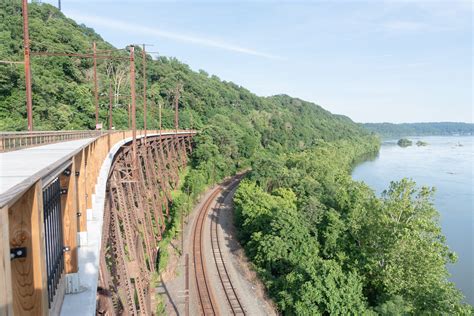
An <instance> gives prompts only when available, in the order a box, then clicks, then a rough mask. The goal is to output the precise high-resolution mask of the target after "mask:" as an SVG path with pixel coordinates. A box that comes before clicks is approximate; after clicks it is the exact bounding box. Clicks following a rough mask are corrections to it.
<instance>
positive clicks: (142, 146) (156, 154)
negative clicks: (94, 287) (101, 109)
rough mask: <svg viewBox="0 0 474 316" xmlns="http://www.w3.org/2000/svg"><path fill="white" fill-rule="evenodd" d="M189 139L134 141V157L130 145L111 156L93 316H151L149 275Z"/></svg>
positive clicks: (155, 258) (156, 254)
mask: <svg viewBox="0 0 474 316" xmlns="http://www.w3.org/2000/svg"><path fill="white" fill-rule="evenodd" d="M190 137H191V136H187V135H186V136H181V135H180V136H179V137H177V136H174V135H166V136H162V137H154V138H153V137H151V138H148V139H147V141H146V142H142V141H140V140H139V141H137V153H136V157H135V156H134V152H133V150H132V146H131V145H125V146H123V147H122V148H121V149H120V151H119V152H118V154H117V155H116V156H115V159H114V162H113V166H112V169H111V171H110V174H109V181H108V183H107V194H108V198H107V201H106V206H105V214H104V228H103V238H102V248H101V258H100V277H99V289H98V298H99V299H98V306H97V311H98V312H100V313H102V314H104V313H109V314H125V315H137V314H144V315H150V314H151V311H152V307H151V300H150V295H151V293H152V292H153V291H151V289H150V281H151V275H152V273H153V272H154V271H156V267H157V256H158V244H159V242H160V240H161V238H162V234H163V231H164V230H165V228H166V218H167V217H168V216H169V205H170V203H172V201H171V194H170V191H171V188H174V187H176V185H177V184H178V174H179V170H180V169H181V168H182V167H184V166H185V165H186V163H187V157H186V155H187V153H188V151H190V149H191V147H190V144H191V142H190V140H189V139H188V138H190ZM186 143H188V146H186Z"/></svg>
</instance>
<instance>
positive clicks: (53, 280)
mask: <svg viewBox="0 0 474 316" xmlns="http://www.w3.org/2000/svg"><path fill="white" fill-rule="evenodd" d="M43 211H44V243H45V249H46V273H47V276H48V303H49V307H51V303H52V302H53V300H54V296H55V295H56V290H57V288H58V284H59V281H60V280H61V277H62V275H63V273H64V245H63V229H62V226H63V225H62V216H61V187H60V183H59V178H55V179H54V180H53V181H52V182H51V183H50V184H48V186H46V187H45V188H44V189H43Z"/></svg>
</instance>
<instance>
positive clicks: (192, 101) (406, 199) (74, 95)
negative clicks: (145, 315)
mask: <svg viewBox="0 0 474 316" xmlns="http://www.w3.org/2000/svg"><path fill="white" fill-rule="evenodd" d="M29 9H30V36H31V39H32V41H31V48H32V51H33V52H40V51H49V52H81V53H91V45H92V42H93V41H96V42H97V46H98V48H99V49H101V50H113V49H114V47H113V46H112V45H110V44H109V43H107V42H105V41H104V40H103V39H102V38H101V37H100V36H99V35H97V34H96V33H95V32H94V31H93V30H92V29H90V28H88V27H86V26H84V25H78V24H76V23H75V22H74V21H73V20H71V19H68V18H66V17H65V16H64V15H63V14H62V13H61V12H59V11H58V10H57V9H56V8H54V7H53V6H50V5H47V4H38V3H33V4H31V5H30V6H29ZM21 28H22V23H21V7H20V5H19V3H17V2H15V1H3V2H2V3H1V4H0V43H1V44H0V60H21V58H22V45H21V43H22V42H21V40H22V29H21ZM136 53H137V58H136V64H137V78H141V77H142V76H143V73H142V69H141V67H140V65H141V63H142V59H141V51H140V49H139V48H137V50H136ZM113 54H114V55H116V56H117V57H127V56H128V52H127V50H126V49H123V50H117V51H116V52H114V53H113ZM146 58H147V62H148V66H147V71H146V78H147V82H148V83H147V86H148V94H147V96H146V97H147V100H148V105H149V109H150V110H149V112H148V115H149V116H148V118H147V120H148V126H149V128H157V127H158V108H159V107H162V108H163V125H164V127H171V126H172V121H173V111H172V107H171V99H172V98H173V97H174V94H175V93H176V89H177V87H178V88H179V89H180V95H181V97H180V98H179V112H180V126H181V127H183V128H196V129H199V130H200V133H199V135H198V136H196V137H195V138H194V146H195V149H194V150H193V153H192V157H191V158H192V159H191V162H190V166H189V168H188V169H187V170H186V171H185V172H183V176H184V183H183V184H182V187H181V190H182V191H181V192H177V193H176V192H175V199H174V200H173V212H172V214H173V215H174V216H177V214H179V212H181V211H184V210H185V209H186V210H189V208H190V207H189V203H188V202H189V200H191V201H196V200H197V199H198V197H199V195H200V194H201V193H202V192H203V191H204V190H206V188H208V187H209V186H210V185H212V184H214V183H216V182H218V181H220V180H221V179H223V178H224V177H227V176H230V175H233V174H235V173H236V172H237V171H240V170H244V169H250V170H251V171H250V172H249V175H248V177H247V179H246V180H244V181H243V183H242V184H241V186H240V188H239V189H238V191H237V193H236V196H235V206H236V224H237V226H238V230H239V238H240V241H241V243H242V244H243V246H244V248H245V250H246V252H247V255H248V256H249V258H250V260H251V262H252V264H253V265H254V268H255V269H256V271H257V272H258V274H259V276H260V277H261V279H262V280H263V282H264V284H265V286H266V288H267V290H268V293H269V294H270V296H271V297H272V298H273V299H274V301H275V303H276V305H277V307H278V309H279V311H280V312H281V313H283V314H288V315H294V314H299V315H314V314H326V315H327V314H364V313H365V314H382V315H401V314H420V313H425V314H469V313H471V312H472V309H471V307H469V306H467V305H464V304H463V303H462V295H461V293H460V292H459V291H458V290H456V289H455V287H454V284H453V283H451V282H449V281H448V273H447V270H446V264H447V263H449V262H454V261H455V255H454V254H453V253H452V252H450V251H449V249H448V248H447V246H446V244H445V239H444V237H443V235H442V233H441V230H440V226H439V223H438V212H437V211H436V210H435V209H434V208H433V205H432V200H431V199H432V194H433V191H432V189H429V188H417V187H416V185H415V184H414V183H413V182H411V181H408V180H403V181H401V182H397V183H392V185H391V186H390V188H388V189H387V191H386V193H385V195H384V196H383V197H381V198H378V197H376V196H375V193H374V192H373V191H372V190H371V189H369V188H368V187H367V186H366V185H364V184H362V183H359V182H355V181H352V179H351V177H350V173H349V172H350V169H351V167H352V166H353V164H354V162H355V161H357V160H358V159H359V158H360V157H361V156H364V155H366V154H368V153H373V152H376V151H377V150H378V148H379V142H380V141H379V139H378V138H377V137H376V136H375V135H373V133H371V132H369V131H367V130H366V129H364V128H363V127H362V126H361V125H359V124H356V123H354V122H352V121H351V120H350V119H349V118H347V117H344V116H339V115H333V114H331V113H330V112H328V111H326V110H324V109H323V108H322V107H320V106H318V105H315V104H312V103H309V102H305V101H303V100H300V99H296V98H292V97H289V96H286V95H278V96H273V97H266V98H264V97H258V96H256V95H255V94H253V93H251V92H250V91H248V90H247V89H245V88H243V87H240V86H238V85H236V84H234V83H232V82H226V81H223V80H221V79H219V78H218V77H216V76H210V75H209V74H207V73H206V72H205V71H202V70H201V71H198V72H196V71H193V70H191V69H190V68H189V67H188V66H187V65H185V64H183V63H181V62H179V61H178V60H176V59H175V58H167V57H163V56H160V57H154V58H152V57H151V56H146ZM127 67H128V61H126V60H125V61H122V60H120V59H114V60H113V61H107V60H101V61H100V62H99V80H100V94H101V108H100V120H101V122H103V123H106V122H107V108H108V105H107V103H108V98H107V92H108V88H109V84H110V85H111V86H112V87H113V90H114V92H115V97H114V110H113V121H114V125H115V128H116V129H125V128H127V125H128V114H127V110H128V106H127V102H128V101H127V100H126V99H122V98H120V97H119V96H118V95H119V94H120V95H128V94H129V93H130V91H129V85H128V79H127V76H126V74H128V68H127ZM32 77H33V108H34V122H35V129H37V130H56V129H91V128H93V127H94V124H95V122H94V115H95V114H94V103H93V83H92V60H91V59H81V58H77V57H39V56H35V57H33V58H32ZM141 91H142V86H141V80H137V93H138V94H140V93H141ZM137 103H138V110H137V120H138V122H137V123H138V126H139V127H141V126H142V125H143V118H142V116H143V111H142V103H143V102H142V100H141V99H139V100H138V102H137ZM24 105H25V97H24V76H23V69H22V66H21V65H17V64H14V65H4V64H0V130H24V129H25V128H26V119H25V117H26V113H25V106H24ZM105 125H106V126H107V124H105ZM187 203H188V204H187ZM169 225H170V227H169V229H168V231H169V232H173V231H176V226H173V225H176V221H173V220H172V221H170V224H169Z"/></svg>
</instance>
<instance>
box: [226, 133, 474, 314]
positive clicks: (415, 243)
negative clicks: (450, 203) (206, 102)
mask: <svg viewBox="0 0 474 316" xmlns="http://www.w3.org/2000/svg"><path fill="white" fill-rule="evenodd" d="M370 142H371V141H370V139H366V140H365V141H362V142H359V143H355V142H350V141H345V140H344V141H338V142H331V143H323V142H320V143H319V145H318V146H317V147H315V148H313V149H311V150H306V151H303V152H295V153H286V154H280V155H278V156H263V157H261V158H260V159H257V160H255V162H254V164H253V169H252V171H251V173H250V175H249V178H250V180H247V181H244V182H242V184H241V185H240V187H239V189H238V190H237V192H236V195H235V198H234V202H235V209H236V223H237V225H238V226H239V227H240V236H239V238H240V240H241V242H242V244H243V245H244V248H245V250H246V252H247V254H248V256H249V257H250V259H251V261H252V262H253V263H254V264H255V266H256V269H257V271H258V272H259V274H260V276H261V278H262V279H263V281H264V282H265V284H266V286H267V288H268V289H269V292H270V294H271V295H272V297H273V298H274V299H275V301H276V303H277V305H278V307H279V309H280V310H281V311H282V312H283V313H284V314H289V315H292V314H298V315H300V314H301V315H307V314H308V315H309V314H326V313H329V314H358V315H359V314H374V313H375V314H382V315H406V314H415V315H418V314H435V315H464V314H465V315H469V314H470V313H472V308H471V307H470V306H468V305H465V304H463V303H462V300H463V296H462V294H461V293H460V292H459V291H458V290H457V289H455V287H454V284H453V283H452V282H449V281H448V278H449V274H448V272H447V269H446V265H447V264H450V263H454V262H455V259H456V256H455V254H454V253H452V252H451V251H450V250H449V249H448V247H447V246H446V243H445V238H444V236H443V235H442V232H441V228H440V226H439V222H438V217H439V215H438V212H437V210H436V209H435V208H434V207H433V204H432V198H433V192H434V190H433V189H431V188H426V187H422V188H417V187H416V184H415V183H414V182H413V181H411V180H407V179H403V180H401V181H399V182H393V183H391V185H390V187H389V189H388V190H387V191H385V192H384V194H383V196H382V197H381V198H378V197H377V196H376V195H375V194H374V192H373V191H372V190H371V189H370V188H368V187H367V186H366V185H365V184H363V183H359V182H355V181H353V180H352V179H351V177H350V173H349V171H350V168H351V166H352V163H353V161H354V159H355V157H357V156H358V155H360V154H362V153H366V152H368V151H369V149H370V148H371V147H370V146H369V145H367V144H370ZM372 148H376V146H375V147H372Z"/></svg>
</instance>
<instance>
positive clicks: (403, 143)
mask: <svg viewBox="0 0 474 316" xmlns="http://www.w3.org/2000/svg"><path fill="white" fill-rule="evenodd" d="M397 144H398V146H400V147H409V146H411V145H413V142H412V141H411V140H409V139H406V138H400V139H399V140H398V142H397Z"/></svg>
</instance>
